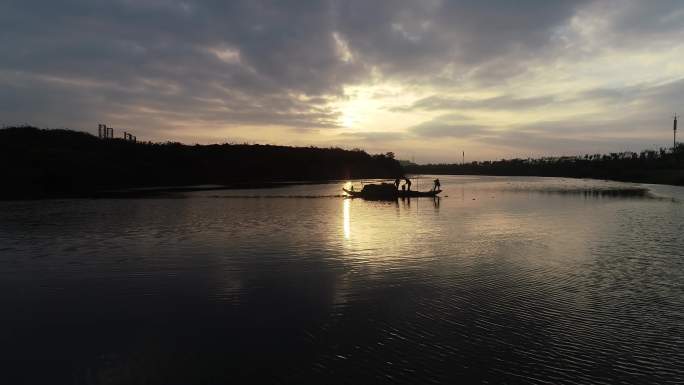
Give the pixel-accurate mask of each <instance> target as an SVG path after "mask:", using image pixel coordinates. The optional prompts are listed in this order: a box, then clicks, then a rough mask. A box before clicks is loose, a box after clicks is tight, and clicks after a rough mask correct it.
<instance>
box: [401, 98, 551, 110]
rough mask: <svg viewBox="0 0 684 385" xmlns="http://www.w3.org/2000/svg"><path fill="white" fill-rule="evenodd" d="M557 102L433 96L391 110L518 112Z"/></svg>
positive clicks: (539, 99)
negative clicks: (517, 110) (518, 110)
mask: <svg viewBox="0 0 684 385" xmlns="http://www.w3.org/2000/svg"><path fill="white" fill-rule="evenodd" d="M555 101H558V100H557V99H556V98H555V97H553V96H536V97H529V98H518V97H514V96H511V95H501V96H496V97H492V98H484V99H466V98H453V97H445V96H440V95H433V96H429V97H426V98H423V99H420V100H417V101H415V102H414V103H413V104H411V105H410V106H402V107H393V108H391V109H390V110H391V111H395V112H408V111H416V110H425V111H440V110H472V109H484V110H516V109H528V108H536V107H542V106H545V105H548V104H550V103H553V102H555Z"/></svg>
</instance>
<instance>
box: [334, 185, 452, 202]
mask: <svg viewBox="0 0 684 385" xmlns="http://www.w3.org/2000/svg"><path fill="white" fill-rule="evenodd" d="M342 191H344V192H345V193H347V194H348V195H349V196H350V197H352V198H363V199H376V200H379V199H397V198H420V197H436V196H437V195H438V194H439V193H441V192H442V190H430V191H414V190H399V189H397V187H396V186H395V185H393V184H391V183H380V184H367V185H365V186H363V189H362V190H361V191H354V190H348V189H346V188H342Z"/></svg>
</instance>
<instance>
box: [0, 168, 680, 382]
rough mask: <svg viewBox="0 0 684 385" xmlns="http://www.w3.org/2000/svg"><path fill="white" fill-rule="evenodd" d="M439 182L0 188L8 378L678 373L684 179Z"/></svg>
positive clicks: (2, 338) (659, 378)
mask: <svg viewBox="0 0 684 385" xmlns="http://www.w3.org/2000/svg"><path fill="white" fill-rule="evenodd" d="M440 179H441V181H442V186H443V189H444V190H445V191H444V192H443V193H442V195H443V198H441V199H439V200H433V199H426V198H421V199H412V200H398V201H395V202H367V201H363V200H359V199H353V200H352V199H344V198H341V197H340V196H339V194H340V191H341V190H340V188H341V187H342V184H341V183H332V184H323V185H306V186H287V187H283V188H274V189H263V190H233V191H231V190H221V191H202V192H195V193H189V192H185V193H176V194H168V195H164V196H160V197H157V198H150V199H92V200H49V201H37V202H35V201H34V202H0V289H1V290H0V305H2V307H1V309H2V316H1V318H0V344H1V345H2V346H3V348H2V349H1V350H0V366H1V368H0V369H2V373H3V377H4V378H6V379H8V380H9V382H8V383H13V384H21V383H27V384H39V383H67V384H200V383H201V384H224V383H231V382H234V383H293V384H295V383H297V384H298V383H349V384H359V383H371V382H372V383H412V384H416V383H423V384H425V383H454V382H457V381H464V380H467V381H470V382H474V383H539V384H576V383H591V384H615V383H625V384H641V383H658V384H675V383H682V382H684V367H683V366H682V365H681V362H684V285H683V284H682V282H684V241H683V240H682V239H683V238H682V234H684V208H683V206H682V203H681V202H682V201H684V189H683V188H678V187H668V186H637V185H631V184H622V183H616V182H604V181H592V180H572V179H555V178H497V177H440ZM429 181H430V178H426V179H424V180H421V181H419V182H414V188H416V187H419V188H422V189H426V188H428V186H429V183H430V182H429ZM356 186H357V187H359V186H360V183H359V182H358V181H357V182H356ZM644 188H645V189H644Z"/></svg>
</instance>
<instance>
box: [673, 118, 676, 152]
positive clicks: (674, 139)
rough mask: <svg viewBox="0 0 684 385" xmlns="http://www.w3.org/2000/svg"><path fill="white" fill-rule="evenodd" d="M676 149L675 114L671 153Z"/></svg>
mask: <svg viewBox="0 0 684 385" xmlns="http://www.w3.org/2000/svg"><path fill="white" fill-rule="evenodd" d="M676 148H677V114H675V116H674V123H673V127H672V151H674V150H675V149H676Z"/></svg>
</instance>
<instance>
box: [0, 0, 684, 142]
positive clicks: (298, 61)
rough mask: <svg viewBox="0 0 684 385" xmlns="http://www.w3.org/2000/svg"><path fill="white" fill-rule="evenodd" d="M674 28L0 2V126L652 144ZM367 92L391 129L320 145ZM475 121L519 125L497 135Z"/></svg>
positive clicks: (361, 9) (527, 12)
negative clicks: (639, 133)
mask: <svg viewBox="0 0 684 385" xmlns="http://www.w3.org/2000/svg"><path fill="white" fill-rule="evenodd" d="M682 17H684V5H682V4H681V2H679V1H675V0H669V1H665V0H664V1H658V2H643V1H637V0H577V1H541V0H521V1H515V2H513V1H509V0H495V1H488V2H482V1H475V0H375V1H367V0H344V1H342V0H322V1H316V2H311V1H304V0H293V1H287V2H285V1H269V0H264V1H254V0H234V1H223V2H221V1H213V0H208V1H200V0H184V1H180V0H169V1H158V0H140V1H131V0H111V1H92V0H65V1H59V2H57V1H47V0H43V1H39V0H22V1H13V0H10V1H5V2H1V3H0V47H2V50H3V55H1V56H0V116H2V120H3V121H2V122H0V123H5V124H11V123H23V122H27V123H34V124H39V125H44V126H70V127H74V128H92V127H94V126H95V124H97V123H99V122H106V123H108V124H111V125H114V126H117V125H126V126H129V127H132V128H137V131H136V133H137V134H138V136H139V137H144V136H145V135H148V136H149V137H151V138H154V139H162V140H166V139H171V140H173V139H175V138H173V137H168V135H169V134H170V133H173V132H178V131H179V130H185V132H187V133H188V134H187V135H184V137H190V136H191V133H196V135H205V134H206V130H207V129H208V128H209V127H216V130H217V134H216V136H219V135H223V134H225V135H226V136H231V135H232V134H233V133H234V132H238V131H239V135H235V136H239V137H245V138H249V135H250V132H251V130H252V129H256V128H262V127H279V128H280V129H281V131H280V132H281V135H280V136H277V137H274V138H273V139H272V140H273V141H274V142H278V141H282V140H287V139H289V135H290V133H292V132H293V130H294V131H296V132H297V133H298V136H297V137H298V138H300V137H301V138H302V140H303V141H305V143H310V142H312V141H315V139H316V135H320V134H318V133H320V132H323V131H324V130H328V131H332V132H333V134H332V135H328V136H326V139H325V140H327V139H329V138H330V137H335V138H340V139H341V140H345V139H348V138H351V137H354V136H356V137H357V138H361V137H362V136H363V138H364V139H366V140H369V141H373V140H374V141H375V142H377V143H381V142H383V141H390V140H392V141H395V142H398V141H410V140H415V139H416V138H454V139H457V138H466V137H467V138H471V139H472V140H475V138H478V140H479V141H484V140H486V138H487V137H496V133H497V132H499V131H503V130H506V129H510V130H515V129H516V128H522V129H523V131H524V132H529V134H530V135H547V138H548V140H549V141H551V140H553V138H554V135H555V131H557V130H559V129H561V128H563V129H564V130H565V132H566V133H568V135H569V134H570V132H575V134H576V135H580V134H581V133H584V132H591V131H592V130H594V132H602V133H604V134H605V135H608V134H610V135H614V134H615V135H617V133H618V132H619V129H618V128H619V127H620V126H622V127H624V126H633V127H643V130H649V131H648V133H645V134H644V136H648V137H649V138H656V137H657V135H658V134H656V131H655V130H656V129H657V128H656V127H657V125H656V124H657V123H658V119H660V118H661V117H660V115H662V114H667V115H668V116H669V115H670V114H671V113H672V112H675V111H677V109H678V108H680V107H679V106H678V103H679V101H681V100H682V97H684V86H683V84H684V83H682V82H683V81H682V80H679V79H682V78H684V67H682V66H681V65H680V64H678V63H679V61H677V62H675V61H674V60H672V58H680V57H681V54H682V53H684V48H683V47H684V45H683V44H682V43H681V42H682V41H684V24H682V23H681V22H680V20H681V18H682ZM383 84H385V85H386V84H391V85H393V87H389V88H387V89H391V92H388V91H378V92H374V91H373V90H371V91H369V94H372V95H373V97H374V98H375V99H374V100H381V102H378V103H382V106H380V107H379V108H378V109H382V108H383V107H384V109H383V113H386V114H395V115H397V116H399V117H397V118H394V119H389V118H391V117H390V116H388V115H379V116H382V121H381V122H371V123H372V124H371V123H369V124H370V126H364V127H354V129H355V130H356V131H357V132H359V133H357V134H342V135H337V134H339V133H341V132H344V130H346V129H347V128H346V127H341V126H340V121H341V120H342V117H343V115H344V114H343V111H341V110H340V105H341V104H342V103H341V102H342V101H344V100H346V99H347V98H353V97H352V96H350V95H348V94H347V93H346V92H347V91H346V90H348V89H349V88H350V87H364V86H367V87H369V88H372V87H373V86H374V85H383ZM395 86H396V87H395ZM378 88H379V89H382V87H378ZM408 95H412V96H415V97H409V96H408ZM492 95H495V96H492ZM357 104H358V103H357ZM387 106H390V107H389V108H388V107H387ZM355 108H357V110H361V111H365V110H362V109H359V108H358V106H357V107H355ZM551 110H553V111H551ZM563 110H565V111H563ZM449 111H452V112H453V111H455V112H459V113H461V114H462V115H467V116H469V117H470V118H471V120H468V121H465V120H464V119H461V118H463V116H462V117H461V118H456V117H454V116H453V115H452V116H451V117H445V115H444V114H445V113H447V112H449ZM478 111H480V112H482V111H484V112H487V113H488V115H492V116H494V113H500V114H507V115H505V116H504V117H503V118H501V119H499V120H500V121H504V120H507V119H509V118H516V117H515V116H513V115H514V114H519V116H518V117H517V119H515V120H516V121H515V122H514V124H510V125H509V126H504V125H502V123H501V122H500V121H499V122H494V123H492V124H490V123H491V122H489V121H486V120H482V119H479V120H478V119H476V117H478V115H477V112H478ZM549 111H551V112H553V113H554V114H555V115H553V116H552V115H551V112H549ZM353 112H354V111H351V113H350V114H348V116H353V117H355V118H356V120H355V121H359V122H368V119H362V118H363V116H357V115H358V114H354V113H353ZM562 112H564V113H565V115H563V114H562ZM680 112H681V111H680ZM490 113H491V114H490ZM409 114H411V116H413V118H412V119H403V118H402V117H404V116H408V115H409ZM544 114H547V115H544ZM481 115H482V114H481ZM561 115H562V116H561ZM595 115H596V116H595ZM601 115H603V116H601ZM501 116H503V115H501ZM608 116H610V118H608ZM479 118H481V116H479ZM388 120H391V121H392V122H395V121H399V122H404V121H405V122H406V123H405V125H404V126H396V127H395V126H391V127H385V128H383V127H382V124H383V123H384V122H387V121H388ZM612 120H614V121H615V123H611V121H612ZM416 122H422V123H419V124H416ZM547 123H551V124H547ZM196 127H202V131H201V132H200V130H198V129H196ZM169 128H173V130H170V129H169ZM635 130H636V128H635ZM307 132H308V133H309V135H310V136H309V138H308V139H307V138H305V136H306V133H307ZM364 135H365V136H364ZM321 140H324V139H321ZM578 140H579V139H578ZM597 140H598V139H597ZM627 142H628V140H627V139H626V141H625V142H624V143H627ZM519 145H520V146H526V143H524V142H522V143H520V144H519ZM388 150H391V149H388Z"/></svg>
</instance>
